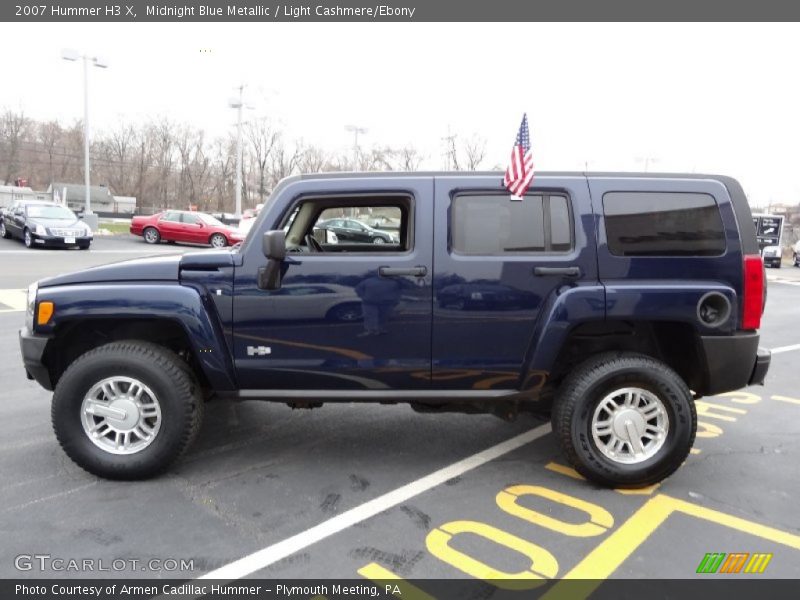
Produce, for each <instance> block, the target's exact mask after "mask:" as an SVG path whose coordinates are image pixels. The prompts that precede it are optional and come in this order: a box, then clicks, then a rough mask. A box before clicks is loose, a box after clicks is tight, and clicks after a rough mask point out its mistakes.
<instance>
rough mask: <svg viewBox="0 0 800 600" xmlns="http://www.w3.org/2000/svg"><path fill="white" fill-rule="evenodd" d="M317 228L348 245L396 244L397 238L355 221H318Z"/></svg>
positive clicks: (344, 219)
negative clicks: (330, 233)
mask: <svg viewBox="0 0 800 600" xmlns="http://www.w3.org/2000/svg"><path fill="white" fill-rule="evenodd" d="M317 227H318V228H320V229H326V230H328V231H332V232H333V233H335V234H336V237H337V238H338V239H339V240H341V241H343V242H349V243H353V242H355V243H364V244H397V243H398V236H397V235H396V234H393V233H389V232H388V231H380V230H378V229H375V228H374V227H370V226H369V225H367V224H366V223H362V222H361V221H357V220H356V219H346V218H342V219H328V220H327V221H319V222H318V223H317Z"/></svg>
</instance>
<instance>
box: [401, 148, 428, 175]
mask: <svg viewBox="0 0 800 600" xmlns="http://www.w3.org/2000/svg"><path fill="white" fill-rule="evenodd" d="M397 158H398V169H399V170H400V171H418V170H419V166H420V164H422V158H423V157H422V155H421V154H420V153H419V152H418V151H417V149H416V148H414V147H413V146H411V145H406V146H403V147H402V148H400V150H399V151H398V152H397Z"/></svg>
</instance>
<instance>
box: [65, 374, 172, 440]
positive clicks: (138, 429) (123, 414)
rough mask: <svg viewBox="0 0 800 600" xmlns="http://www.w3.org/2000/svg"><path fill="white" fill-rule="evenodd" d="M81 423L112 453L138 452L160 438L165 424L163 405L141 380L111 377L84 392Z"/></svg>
mask: <svg viewBox="0 0 800 600" xmlns="http://www.w3.org/2000/svg"><path fill="white" fill-rule="evenodd" d="M81 423H82V425H83V431H84V432H85V433H86V435H87V436H88V437H89V439H90V440H92V443H93V444H94V445H95V446H97V447H98V448H101V449H102V450H105V451H106V452H110V453H111V454H135V453H137V452H141V451H142V450H144V449H145V448H147V447H148V446H149V445H150V444H151V443H152V442H153V440H155V439H156V436H157V435H158V431H159V429H160V428H161V405H160V404H159V403H158V398H156V395H155V394H154V393H153V391H152V390H151V389H150V388H149V387H147V386H146V385H145V384H143V383H142V382H141V381H139V380H137V379H133V378H131V377H122V376H116V377H108V378H106V379H103V380H102V381H99V382H97V383H96V384H95V385H94V386H92V389H90V390H89V392H88V393H87V394H86V396H84V398H83V404H81Z"/></svg>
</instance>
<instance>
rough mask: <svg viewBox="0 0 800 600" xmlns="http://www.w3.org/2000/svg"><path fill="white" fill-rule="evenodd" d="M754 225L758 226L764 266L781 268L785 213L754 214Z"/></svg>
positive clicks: (757, 237)
mask: <svg viewBox="0 0 800 600" xmlns="http://www.w3.org/2000/svg"><path fill="white" fill-rule="evenodd" d="M753 225H755V226H756V239H757V240H758V248H759V250H761V256H763V257H764V266H767V267H777V268H778V269H780V268H781V257H782V255H783V249H782V246H781V240H782V239H783V215H770V214H762V213H756V214H753Z"/></svg>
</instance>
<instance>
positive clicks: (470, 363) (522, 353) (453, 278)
mask: <svg viewBox="0 0 800 600" xmlns="http://www.w3.org/2000/svg"><path fill="white" fill-rule="evenodd" d="M435 198H436V201H435V202H436V206H435V217H434V219H435V231H436V235H437V239H436V240H435V253H434V264H435V265H436V277H435V280H434V315H433V323H434V326H433V370H432V381H433V386H434V388H439V389H462V390H466V389H476V390H480V389H483V390H486V389H521V388H526V387H528V385H529V384H530V380H531V378H530V377H528V374H527V373H526V372H525V365H526V364H527V363H528V361H529V356H530V353H531V352H532V351H533V350H534V349H535V348H533V347H532V343H533V337H534V331H535V328H536V326H537V323H538V322H539V320H540V319H546V318H547V314H546V312H547V307H548V306H550V305H552V303H553V299H554V296H555V295H557V294H559V293H560V291H561V290H562V289H566V288H568V287H571V286H576V285H581V284H583V283H585V282H592V284H595V283H596V281H597V265H596V257H595V247H594V245H595V240H594V222H593V216H592V210H591V202H590V199H589V194H588V189H587V185H586V179H585V177H583V176H573V177H550V176H539V177H537V178H536V180H535V182H534V186H533V187H532V188H531V189H530V190H529V192H528V194H527V195H526V196H525V197H524V198H523V199H522V200H519V201H518V200H513V199H511V198H510V195H509V193H508V191H507V190H505V189H504V188H503V187H502V183H501V178H500V177H499V176H492V177H477V176H442V177H436V179H435Z"/></svg>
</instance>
